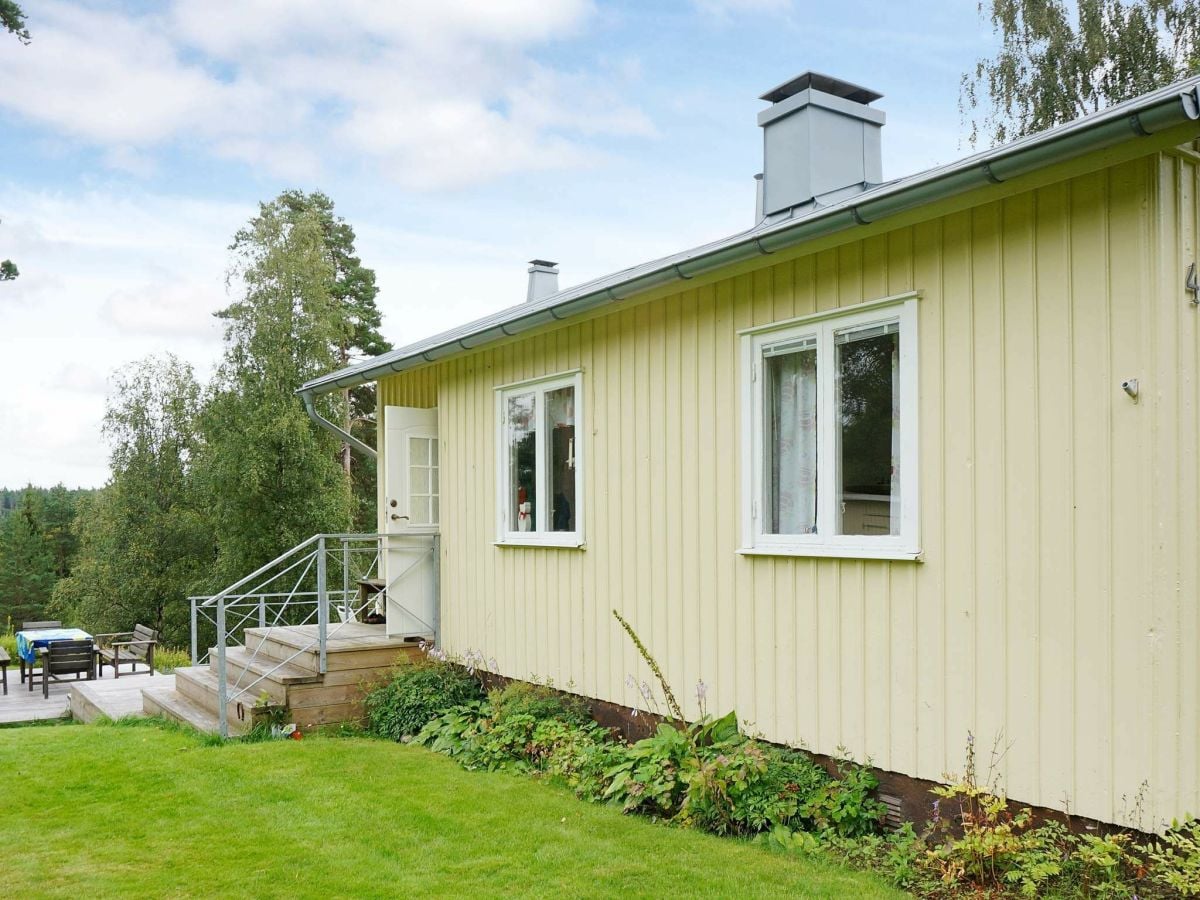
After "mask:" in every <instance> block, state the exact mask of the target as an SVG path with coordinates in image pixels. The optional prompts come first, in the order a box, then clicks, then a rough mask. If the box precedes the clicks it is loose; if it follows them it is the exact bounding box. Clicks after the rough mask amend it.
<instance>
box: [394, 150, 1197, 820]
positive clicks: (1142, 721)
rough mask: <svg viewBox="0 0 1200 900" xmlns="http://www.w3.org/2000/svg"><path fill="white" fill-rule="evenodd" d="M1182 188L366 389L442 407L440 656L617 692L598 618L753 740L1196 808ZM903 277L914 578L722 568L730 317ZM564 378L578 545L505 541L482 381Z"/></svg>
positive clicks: (868, 242) (1122, 197) (887, 570)
mask: <svg viewBox="0 0 1200 900" xmlns="http://www.w3.org/2000/svg"><path fill="white" fill-rule="evenodd" d="M1197 177H1198V171H1197V164H1196V160H1195V158H1194V157H1192V156H1189V155H1187V154H1185V153H1167V154H1161V155H1155V156H1150V157H1145V158H1143V159H1140V160H1134V161H1131V162H1125V163H1121V164H1119V165H1115V166H1111V167H1109V168H1106V169H1102V170H1100V171H1096V172H1092V173H1090V174H1084V175H1080V176H1078V177H1074V178H1071V179H1069V180H1065V181H1062V182H1059V183H1056V184H1051V185H1049V186H1046V187H1041V188H1038V189H1036V190H1030V191H1027V192H1025V193H1021V194H1016V195H1014V196H1010V197H1007V198H1005V199H1002V200H997V201H994V202H990V203H986V204H983V205H979V206H976V207H974V208H971V209H968V210H965V211H958V212H953V213H949V214H946V215H943V216H941V217H939V218H934V219H930V220H928V221H924V222H920V223H918V224H914V225H911V226H909V227H904V228H899V229H896V230H893V231H890V232H886V233H880V234H875V235H873V236H871V237H868V238H866V239H861V240H855V241H850V242H847V243H844V244H842V245H841V246H834V247H826V248H825V249H821V250H818V251H811V252H808V253H804V252H802V251H799V252H795V253H791V254H790V255H787V256H785V255H784V254H782V253H781V254H777V255H776V256H774V257H772V258H771V259H770V260H768V261H767V263H768V264H765V265H763V266H761V267H760V268H758V269H756V270H753V271H739V272H738V273H737V274H735V275H732V276H731V277H728V278H726V279H724V280H720V281H716V282H712V283H708V284H702V285H699V286H696V287H693V288H690V289H686V290H682V291H679V292H677V293H674V294H671V295H669V296H665V297H659V298H656V299H653V300H650V301H648V302H642V303H637V304H631V305H628V306H620V307H617V308H615V309H614V310H613V311H611V312H607V313H605V314H600V315H596V316H594V317H593V318H591V319H588V320H582V321H575V322H571V323H564V324H563V325H561V326H558V327H557V328H556V329H553V330H548V331H545V332H543V333H539V334H536V335H533V336H531V337H528V338H523V339H519V340H513V341H511V342H509V343H507V344H504V345H500V346H497V347H494V348H491V349H484V350H480V351H477V352H473V353H469V354H464V355H462V356H459V357H457V358H453V359H449V360H445V361H442V362H440V363H437V364H433V365H430V366H428V367H425V368H423V369H420V370H417V371H414V372H411V373H407V374H401V375H396V376H391V377H389V378H386V379H383V380H382V381H381V382H380V403H381V405H392V404H396V405H411V406H434V405H436V406H437V407H438V409H439V427H440V437H441V442H442V522H443V541H442V548H443V559H442V574H441V590H442V627H443V639H444V643H445V644H446V645H447V647H448V648H449V649H451V650H456V651H464V650H467V649H475V650H479V651H481V652H482V653H483V654H484V655H485V656H487V657H490V658H494V659H495V660H496V661H497V663H498V667H499V669H500V671H501V672H502V673H503V674H505V675H509V676H514V677H519V678H531V677H537V678H552V679H553V680H554V683H555V684H557V685H559V686H569V687H571V688H573V689H575V690H577V691H579V692H581V693H583V694H587V695H591V696H595V697H600V698H603V699H606V700H610V701H615V702H617V703H622V704H626V705H634V704H636V703H638V702H639V700H638V695H637V693H636V691H633V690H631V689H629V688H628V687H627V686H626V683H625V679H626V676H627V675H628V674H633V675H635V677H636V678H637V679H638V680H641V679H642V678H644V677H646V674H647V673H646V672H645V670H644V667H643V666H642V665H641V664H640V663H639V661H638V659H637V657H636V654H635V652H634V650H633V648H632V647H631V646H630V643H629V641H628V640H627V639H626V638H625V636H624V635H623V634H622V633H621V631H620V629H619V628H618V626H617V625H616V623H615V622H614V621H613V619H612V616H611V614H610V610H611V609H612V608H614V607H615V608H616V609H619V610H620V611H621V612H622V614H623V615H625V616H626V617H627V618H628V619H629V620H630V621H631V622H632V623H633V625H634V626H635V627H636V628H637V629H638V631H639V632H640V634H641V636H642V637H643V639H644V640H645V642H646V644H647V646H648V647H650V648H651V649H652V651H653V652H654V653H655V655H656V656H657V657H658V659H659V661H660V663H661V664H662V665H663V668H664V670H665V671H666V673H667V675H668V677H669V678H670V680H671V682H672V683H673V684H674V686H675V689H676V693H677V694H679V695H680V696H681V697H684V696H687V697H691V698H692V699H691V700H690V701H689V704H688V706H689V712H690V713H692V714H695V713H696V711H697V710H696V701H695V699H694V697H692V693H693V686H694V685H695V684H696V682H697V681H698V680H701V679H703V680H704V681H705V682H706V683H707V684H708V685H709V693H708V698H709V699H708V703H709V707H710V709H713V710H717V711H724V710H726V709H728V708H730V707H735V706H736V708H737V711H738V714H739V716H740V717H741V718H742V719H744V720H746V721H748V722H750V723H752V725H751V727H752V728H753V729H755V730H758V731H761V732H762V733H764V734H765V735H766V736H767V737H769V738H771V739H773V740H777V741H782V742H786V743H790V744H796V745H803V746H807V747H809V748H810V749H813V750H816V751H820V752H823V753H831V754H832V753H836V752H837V749H838V748H839V747H846V748H847V749H848V750H849V751H850V752H851V753H853V754H854V755H855V756H857V757H858V758H859V759H863V758H865V757H868V756H869V757H870V758H871V759H872V760H873V761H874V762H875V764H877V765H879V766H881V767H882V768H885V769H890V770H894V771H899V772H903V773H906V774H910V775H915V776H919V777H924V778H939V777H941V776H942V774H943V773H944V772H946V771H953V770H956V769H958V768H959V767H960V766H961V763H962V752H963V748H964V746H965V743H966V739H967V733H968V731H970V732H973V733H975V734H976V735H977V739H978V741H979V743H980V744H981V745H987V746H990V745H991V743H992V742H993V740H994V739H997V738H999V740H1000V741H1001V743H1002V745H1003V746H1006V747H1008V751H1007V754H1006V755H1005V757H1004V759H1003V762H1002V763H1001V768H1002V773H1003V776H1004V780H1005V783H1006V784H1007V786H1008V789H1009V792H1010V794H1011V796H1013V797H1014V798H1017V799H1019V800H1021V801H1025V802H1031V803H1037V804H1040V805H1043V806H1049V807H1060V806H1061V805H1062V804H1063V803H1064V801H1066V802H1069V804H1070V809H1071V811H1072V812H1075V813H1079V814H1082V815H1087V816H1093V817H1096V818H1099V819H1104V820H1109V821H1114V820H1116V819H1118V818H1119V817H1120V814H1121V810H1122V808H1123V800H1122V798H1123V797H1128V798H1129V799H1130V801H1132V798H1133V796H1134V795H1135V794H1136V793H1137V791H1138V789H1139V785H1141V783H1142V782H1143V781H1146V782H1148V784H1149V795H1148V799H1149V813H1150V820H1148V821H1147V824H1150V822H1151V821H1154V820H1157V819H1160V818H1162V817H1168V818H1169V817H1170V816H1173V815H1181V814H1183V813H1184V812H1186V811H1195V810H1200V772H1198V770H1197V745H1198V744H1200V716H1198V714H1197V710H1196V701H1197V685H1198V681H1200V670H1198V668H1197V662H1196V657H1197V652H1196V648H1197V646H1198V638H1200V632H1198V630H1197V628H1198V622H1197V612H1196V602H1197V588H1198V583H1200V572H1198V570H1197V552H1196V548H1197V540H1198V539H1200V520H1198V513H1197V511H1198V510H1200V477H1198V472H1197V467H1198V466H1200V457H1198V453H1197V447H1198V445H1200V395H1198V391H1200V387H1198V384H1197V382H1198V373H1197V368H1198V363H1197V359H1198V355H1197V323H1196V317H1197V315H1198V313H1197V311H1196V310H1195V309H1194V308H1192V307H1191V305H1190V304H1188V303H1187V297H1186V295H1185V294H1184V293H1183V291H1182V274H1183V270H1184V268H1185V267H1186V264H1187V263H1188V262H1190V261H1191V260H1192V259H1194V255H1195V243H1196V239H1197V231H1198V229H1200V224H1198V223H1197V220H1196V218H1197V217H1196V200H1195V198H1196V192H1197ZM911 290H917V291H920V292H921V293H922V299H921V300H920V302H919V328H920V343H921V350H920V426H921V452H920V466H921V475H920V477H921V498H920V499H921V510H920V512H921V543H922V546H923V549H924V559H923V561H922V562H917V563H913V562H888V561H859V560H837V559H795V558H771V557H749V556H741V555H739V554H738V553H737V550H738V546H739V534H740V523H739V521H738V515H739V512H738V511H739V509H740V506H739V493H740V484H741V479H740V474H739V460H738V454H739V440H740V435H739V422H740V415H739V409H738V403H739V377H740V375H739V363H738V345H737V338H736V334H735V333H736V331H737V330H738V329H739V328H744V327H747V326H751V325H760V324H766V323H770V322H773V321H778V320H781V319H785V318H789V317H792V316H797V315H803V314H805V313H810V312H814V311H818V310H826V309H830V308H836V307H844V306H852V305H854V304H856V303H859V302H862V301H864V300H870V299H873V298H877V297H882V296H887V295H891V294H896V293H899V292H904V291H911ZM575 368H582V370H583V373H584V376H583V379H584V380H583V384H584V392H585V400H586V407H585V408H586V417H587V420H586V422H585V440H586V441H587V445H586V460H587V470H586V472H585V475H584V489H585V492H586V519H587V521H586V539H587V546H586V548H585V549H583V550H561V549H550V548H515V547H496V546H494V545H493V543H492V542H493V540H494V538H495V535H494V523H495V514H494V504H495V490H496V485H495V477H496V473H495V471H494V468H495V462H494V460H495V433H496V423H495V420H494V418H495V406H494V399H493V388H494V387H495V386H497V385H501V384H506V383H511V382H515V381H520V380H522V379H524V378H532V377H535V376H541V375H549V374H553V373H556V372H560V371H565V370H569V369H575ZM1130 377H1136V378H1139V379H1140V381H1141V398H1140V400H1139V402H1137V403H1134V402H1133V401H1131V400H1130V399H1129V398H1128V397H1127V396H1126V395H1125V394H1124V393H1123V392H1122V390H1121V388H1120V386H1119V385H1120V382H1121V381H1122V380H1123V379H1125V378H1130Z"/></svg>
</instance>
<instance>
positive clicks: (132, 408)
mask: <svg viewBox="0 0 1200 900" xmlns="http://www.w3.org/2000/svg"><path fill="white" fill-rule="evenodd" d="M199 408H200V388H199V386H198V385H197V383H196V380H195V377H194V376H193V374H192V370H191V368H190V367H189V366H187V365H186V364H184V363H182V362H180V361H179V360H177V359H175V358H174V357H170V356H168V357H166V358H164V359H154V358H150V359H146V360H144V361H142V362H140V363H135V364H134V365H132V366H129V367H127V368H125V369H123V370H121V371H120V372H118V373H117V375H116V376H115V377H114V393H113V395H112V396H111V397H110V399H109V402H108V410H107V413H106V415H105V419H104V431H105V436H106V437H107V439H108V440H109V442H110V445H111V454H110V465H111V469H112V476H111V479H110V481H109V483H108V484H107V485H106V486H105V488H104V489H103V490H102V491H100V492H99V493H98V494H97V495H96V496H95V497H94V498H93V499H92V500H91V502H90V503H89V504H88V506H87V508H86V510H85V512H84V513H83V514H81V515H80V516H79V517H78V518H77V520H76V529H75V530H76V534H77V537H78V540H79V544H80V548H79V553H78V555H77V556H76V559H75V565H74V567H73V570H72V572H71V574H70V577H68V578H65V579H63V580H62V581H60V582H58V584H57V585H56V586H55V589H54V598H53V604H52V609H53V611H54V612H55V613H57V614H58V617H61V618H63V619H69V620H72V621H77V622H81V623H86V626H87V627H88V628H89V629H90V630H92V631H95V632H101V631H128V630H129V629H131V628H132V627H133V626H134V625H135V624H137V623H142V624H145V625H149V626H150V627H151V628H155V629H157V630H160V631H164V632H165V636H166V639H167V642H168V643H182V642H183V640H184V639H185V636H186V634H187V623H188V610H187V606H186V604H185V602H184V601H185V599H186V597H187V595H188V592H189V590H190V588H191V587H192V585H193V584H194V583H195V582H196V581H197V580H198V579H199V578H201V577H202V573H203V572H204V571H205V570H206V569H207V568H208V567H210V566H211V564H212V560H213V557H214V552H215V551H214V546H213V539H212V532H211V530H210V528H209V526H208V523H207V521H206V517H205V515H204V511H203V507H202V506H201V505H200V504H199V503H198V502H197V501H198V499H199V498H197V496H196V494H195V491H194V488H193V484H192V481H191V475H192V466H193V461H194V457H195V452H196V436H197V431H196V421H197V416H198V414H199Z"/></svg>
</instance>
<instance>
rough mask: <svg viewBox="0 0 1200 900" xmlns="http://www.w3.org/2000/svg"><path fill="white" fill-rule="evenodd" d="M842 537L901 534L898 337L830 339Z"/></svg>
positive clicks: (895, 330) (881, 331)
mask: <svg viewBox="0 0 1200 900" xmlns="http://www.w3.org/2000/svg"><path fill="white" fill-rule="evenodd" d="M834 347H835V354H836V360H835V367H836V372H837V392H838V406H837V408H838V413H839V415H838V422H837V426H838V428H839V435H838V437H839V440H838V444H839V448H840V460H839V462H840V465H839V482H838V494H837V497H838V501H839V513H840V522H841V528H840V532H839V533H841V534H875V535H887V534H899V533H900V479H899V475H900V458H899V453H900V426H901V423H900V379H899V365H900V331H899V325H897V324H896V323H888V324H881V325H873V326H871V327H869V328H864V329H857V330H853V331H845V332H839V333H837V334H836V335H835V336H834Z"/></svg>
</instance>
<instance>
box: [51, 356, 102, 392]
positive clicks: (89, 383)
mask: <svg viewBox="0 0 1200 900" xmlns="http://www.w3.org/2000/svg"><path fill="white" fill-rule="evenodd" d="M51 386H52V387H54V388H59V389H61V390H64V391H72V392H75V393H79V394H99V395H100V396H101V397H103V396H105V395H106V394H107V393H108V375H107V374H106V373H104V372H102V371H100V370H98V369H94V368H92V367H90V366H86V365H84V364H83V363H79V362H70V363H67V364H66V365H65V366H63V367H62V368H61V369H60V370H59V372H58V374H57V375H56V376H55V378H54V381H53V382H52V383H51Z"/></svg>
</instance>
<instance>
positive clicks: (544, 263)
mask: <svg viewBox="0 0 1200 900" xmlns="http://www.w3.org/2000/svg"><path fill="white" fill-rule="evenodd" d="M529 264H530V265H531V266H535V267H537V268H539V269H553V268H554V267H555V266H557V265H558V263H556V262H551V261H550V260H548V259H531V260H530V261H529Z"/></svg>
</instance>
